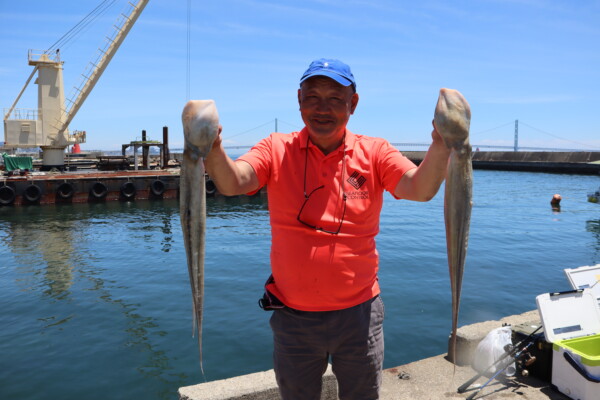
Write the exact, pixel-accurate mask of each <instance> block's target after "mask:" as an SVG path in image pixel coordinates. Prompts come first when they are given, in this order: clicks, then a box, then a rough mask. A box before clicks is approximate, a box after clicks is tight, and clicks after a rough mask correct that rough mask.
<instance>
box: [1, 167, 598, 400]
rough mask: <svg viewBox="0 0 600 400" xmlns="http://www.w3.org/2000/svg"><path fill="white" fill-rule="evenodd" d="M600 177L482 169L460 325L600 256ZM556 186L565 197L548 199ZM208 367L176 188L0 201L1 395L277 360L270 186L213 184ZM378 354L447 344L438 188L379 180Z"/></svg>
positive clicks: (101, 394) (161, 395)
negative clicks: (93, 198)
mask: <svg viewBox="0 0 600 400" xmlns="http://www.w3.org/2000/svg"><path fill="white" fill-rule="evenodd" d="M599 182H600V177H598V176H579V175H567V174H545V173H526V172H501V171H481V170H476V171H475V172H474V206H473V215H472V221H471V236H470V240H469V251H468V255H467V263H466V267H465V275H464V281H463V291H462V302H461V312H460V317H459V325H466V324H471V323H475V322H479V321H483V320H489V319H498V318H501V317H503V316H506V315H511V314H517V313H522V312H525V311H529V310H532V309H535V307H536V305H535V296H536V295H538V294H541V293H545V292H550V291H561V290H568V289H570V286H569V284H568V281H567V279H566V277H565V274H564V272H563V269H565V268H575V267H578V266H582V265H593V264H597V263H600V206H599V205H597V204H593V203H589V202H587V197H586V193H587V192H590V191H592V190H595V189H596V188H597V187H598V185H599ZM554 193H560V194H561V195H562V197H563V200H562V209H561V211H560V212H557V211H553V210H552V208H551V206H550V199H551V198H552V195H553V194H554ZM207 207H208V221H207V235H206V247H207V252H206V253H207V255H206V279H205V282H206V295H205V299H206V300H205V307H206V309H205V313H204V332H203V339H204V347H203V349H204V363H203V365H204V371H205V377H203V376H202V374H201V372H200V364H199V358H198V348H197V341H196V339H195V338H193V337H192V310H191V293H190V284H189V279H188V272H187V266H186V262H185V254H184V252H185V251H184V248H183V243H182V235H181V228H180V223H179V212H178V203H177V201H176V200H163V201H137V202H135V201H134V202H109V203H104V204H102V203H100V204H76V205H48V206H22V207H0V399H11V398H14V399H27V400H33V399H82V398H85V399H88V400H93V399H117V398H129V399H148V400H152V399H175V398H177V389H178V388H179V387H181V386H187V385H192V384H196V383H200V382H203V381H204V379H206V380H208V381H211V380H216V379H223V378H228V377H233V376H237V375H242V374H248V373H252V372H257V371H264V370H268V369H271V368H272V361H271V351H272V344H271V333H270V329H269V326H268V318H269V317H270V315H271V314H270V313H268V312H265V311H262V310H261V309H260V308H259V307H258V305H257V300H258V298H259V297H260V296H261V295H262V286H263V284H264V281H265V279H266V278H267V277H268V275H269V245H270V229H269V224H268V210H267V201H266V197H264V196H263V197H261V196H256V197H251V198H249V197H239V198H230V199H225V198H210V199H208V204H207ZM377 245H378V249H379V254H380V274H379V276H380V282H381V287H382V297H383V300H384V302H385V306H386V319H385V323H384V329H385V340H386V353H385V367H386V368H388V367H394V366H398V365H401V364H404V363H407V362H410V361H414V360H417V359H422V358H425V357H429V356H433V355H437V354H442V353H445V351H446V345H447V338H448V334H449V331H450V327H451V306H450V302H451V299H450V284H449V278H448V267H447V261H446V245H445V231H444V222H443V188H442V190H440V192H439V193H438V195H437V196H436V197H435V198H434V199H433V200H432V201H430V202H428V203H414V202H408V201H396V200H394V199H393V198H392V197H391V196H390V195H389V194H388V195H386V197H385V201H384V206H383V211H382V217H381V232H380V234H379V235H378V237H377Z"/></svg>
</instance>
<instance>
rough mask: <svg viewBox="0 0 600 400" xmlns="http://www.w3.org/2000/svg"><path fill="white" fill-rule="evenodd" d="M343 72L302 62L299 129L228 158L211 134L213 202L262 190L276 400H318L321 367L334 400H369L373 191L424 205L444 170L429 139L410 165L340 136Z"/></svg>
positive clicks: (376, 205) (349, 90) (436, 143)
mask: <svg viewBox="0 0 600 400" xmlns="http://www.w3.org/2000/svg"><path fill="white" fill-rule="evenodd" d="M358 99H359V96H358V93H356V82H355V79H354V76H353V75H352V72H351V71H350V67H349V66H347V65H346V64H344V63H342V62H341V61H338V60H328V59H319V60H315V61H314V62H312V63H311V64H310V66H309V68H308V70H307V71H306V72H305V73H304V75H303V76H302V78H301V80H300V88H299V89H298V104H299V105H300V113H301V115H302V120H303V121H304V124H305V127H304V128H303V129H302V130H301V131H300V132H293V133H291V134H281V133H273V134H271V135H270V136H269V137H268V138H266V139H263V140H262V141H261V142H259V143H258V144H257V145H256V146H255V147H253V148H252V149H251V150H250V151H249V152H248V153H247V154H245V155H243V156H242V157H240V158H239V159H237V160H236V161H233V160H231V159H230V158H229V157H228V156H227V155H226V153H225V151H224V149H223V146H222V143H221V139H220V137H219V138H217V140H216V141H215V143H214V145H213V148H212V150H211V152H210V154H209V155H208V157H207V158H206V169H207V172H208V174H209V175H210V176H211V177H212V179H213V180H214V181H215V183H216V185H217V187H218V189H219V191H220V192H221V193H223V194H225V195H236V194H242V193H252V192H255V191H257V190H259V189H260V188H261V187H262V186H264V185H267V187H268V197H269V214H270V222H271V233H272V244H271V269H272V279H269V282H268V285H267V287H266V289H267V293H268V294H269V297H268V298H270V299H278V300H279V301H280V302H281V303H283V304H284V305H285V307H283V308H278V309H276V310H275V311H274V313H273V315H272V317H271V328H272V330H273V337H274V367H275V373H276V377H277V383H278V385H279V390H280V393H281V395H282V398H283V399H286V400H287V399H319V398H320V392H321V378H322V375H323V373H324V372H325V370H326V368H327V363H328V360H329V359H331V364H332V369H333V372H334V374H335V375H336V378H337V381H338V387H339V397H340V399H344V400H346V399H360V400H366V399H377V398H378V392H379V386H380V384H381V370H382V365H383V325H382V324H383V311H384V310H383V303H382V301H381V298H380V297H379V292H380V290H379V284H378V278H377V270H378V254H377V250H376V248H375V235H376V234H377V233H378V231H379V214H380V211H381V207H382V203H383V190H388V191H389V192H390V193H392V194H393V195H394V196H395V197H396V198H398V199H408V200H415V201H428V200H430V199H431V198H433V196H435V194H436V193H437V191H438V189H439V187H440V184H441V183H442V181H443V180H444V177H445V174H446V165H447V160H448V156H449V151H448V149H447V148H446V146H445V145H444V143H443V140H442V138H441V137H440V135H439V134H438V133H437V132H436V131H435V129H434V131H433V133H432V137H433V143H432V145H431V147H430V148H429V151H428V152H427V155H426V157H425V159H424V160H423V161H422V163H421V164H420V165H419V167H416V166H415V165H414V164H413V163H412V162H411V161H410V160H408V159H407V158H405V157H404V156H402V155H401V153H400V152H399V151H398V150H396V149H395V148H394V147H392V146H391V145H390V144H389V143H388V142H387V141H385V140H383V139H380V138H373V137H367V136H363V135H356V134H353V133H352V132H350V131H348V130H347V129H346V125H347V123H348V120H349V119H350V116H351V115H352V114H353V113H354V111H355V109H356V106H357V105H358Z"/></svg>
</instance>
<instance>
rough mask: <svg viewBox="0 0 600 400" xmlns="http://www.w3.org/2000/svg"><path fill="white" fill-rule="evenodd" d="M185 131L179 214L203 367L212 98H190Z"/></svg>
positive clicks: (214, 121) (215, 120)
mask: <svg viewBox="0 0 600 400" xmlns="http://www.w3.org/2000/svg"><path fill="white" fill-rule="evenodd" d="M181 120H182V123H183V133H184V139H185V144H184V149H183V161H182V162H181V173H180V178H179V213H180V217H181V230H182V232H183V243H184V246H185V253H186V256H187V265H188V272H189V275H190V284H191V288H192V307H193V318H194V328H195V329H196V330H197V334H198V347H199V355H200V369H201V370H202V374H204V369H203V366H202V311H203V306H204V255H205V250H204V246H205V244H204V238H205V234H206V188H205V178H204V174H205V171H204V158H205V157H206V156H207V155H208V153H209V152H210V149H211V147H212V145H213V142H214V141H215V139H216V137H217V135H218V133H219V115H218V113H217V107H216V106H215V103H214V101H212V100H191V101H189V102H188V103H187V104H186V105H185V107H184V108H183V113H182V115H181Z"/></svg>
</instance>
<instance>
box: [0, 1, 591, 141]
mask: <svg viewBox="0 0 600 400" xmlns="http://www.w3.org/2000/svg"><path fill="white" fill-rule="evenodd" d="M100 3H101V1H100V0H80V1H47V0H30V1H8V0H0V48H2V52H1V53H0V54H1V55H0V57H1V62H0V105H1V107H2V108H8V107H10V105H11V104H12V102H13V101H14V100H15V98H16V96H17V94H18V93H19V91H20V90H21V87H22V86H23V84H24V83H25V81H26V79H27V77H28V76H29V74H30V73H31V69H32V67H30V66H29V65H28V64H27V51H28V49H42V50H43V49H47V48H49V47H50V46H51V45H53V44H54V42H55V41H57V40H58V39H59V38H60V37H61V36H62V35H63V34H65V33H66V32H67V31H68V30H69V29H71V28H72V27H73V26H74V25H75V24H77V23H78V22H79V21H80V20H81V19H82V18H83V17H84V16H85V15H87V14H88V13H89V12H90V11H91V10H92V9H94V8H95V7H96V6H97V5H98V4H100ZM124 7H125V2H124V1H122V0H117V2H116V3H115V4H114V5H113V6H112V7H111V8H110V9H109V10H108V11H107V13H106V14H104V15H103V16H102V17H100V18H98V20H97V21H95V23H94V24H93V25H92V26H91V27H89V29H86V31H85V32H84V33H83V34H81V35H79V36H78V38H77V40H74V41H71V42H69V43H68V44H67V45H66V46H65V47H63V48H61V58H62V60H63V61H64V81H65V95H66V96H68V95H69V94H70V92H71V89H72V87H73V86H75V85H77V84H78V83H79V81H80V79H81V78H80V75H81V73H83V71H84V69H85V67H86V65H87V63H88V62H89V61H91V60H92V59H93V58H95V57H96V52H97V48H98V47H101V46H102V45H103V38H104V36H105V35H107V34H109V33H110V27H111V25H112V24H113V23H114V21H115V20H116V18H117V15H118V13H119V12H121V11H122V10H123V9H124ZM187 7H188V4H187V1H184V0H178V1H177V0H169V1H167V0H150V2H149V3H148V5H147V7H146V9H145V10H144V12H143V13H142V15H141V17H140V19H139V20H138V22H137V23H136V25H135V26H134V27H133V29H132V31H131V32H130V34H129V36H128V37H127V38H126V40H125V42H124V43H123V45H122V46H121V48H120V49H119V51H118V52H117V54H116V55H115V57H114V59H113V60H112V62H111V63H110V65H109V66H108V68H107V69H106V71H105V72H104V74H103V76H102V77H101V78H100V81H99V83H98V84H97V85H96V87H95V88H94V90H93V91H92V93H91V94H90V96H89V98H88V99H87V101H86V102H85V103H84V104H83V106H82V108H81V109H80V111H79V112H78V114H77V116H76V117H75V118H74V120H73V121H72V123H71V125H70V129H71V130H74V129H77V130H85V131H87V143H86V144H84V145H82V148H83V149H84V150H86V149H87V150H92V149H102V150H111V149H120V146H121V144H123V143H128V142H130V141H131V140H135V139H137V138H139V137H140V136H141V130H142V129H146V130H147V131H148V137H149V139H156V140H161V139H162V127H163V126H168V127H169V131H170V139H169V141H170V145H171V148H176V147H181V144H182V138H183V135H182V129H181V120H180V115H181V110H182V108H183V105H184V104H185V101H186V98H187V97H186V96H187V88H188V86H187V84H186V82H187V80H186V67H187V61H186V60H187V58H188V53H187V41H186V39H187V35H188V30H187ZM191 8H192V13H191V15H190V18H191V30H190V37H191V52H190V60H191V61H190V66H191V76H190V86H189V91H190V93H191V98H194V99H208V98H210V99H214V100H215V101H216V104H217V107H218V110H219V114H220V119H221V123H222V125H223V127H224V131H223V137H224V139H225V140H226V144H229V145H251V144H253V143H255V142H257V141H258V140H260V139H261V138H262V137H264V136H267V135H268V134H269V133H270V132H271V131H273V130H274V129H275V122H274V120H275V118H277V119H278V128H279V131H282V132H288V131H293V130H298V129H300V128H301V127H302V121H301V119H300V116H299V112H298V104H297V98H296V90H297V88H298V80H299V78H300V76H301V74H302V73H303V72H304V70H305V69H306V68H307V67H308V64H309V63H310V62H311V61H312V60H313V59H315V58H320V57H328V58H338V59H341V60H343V61H345V62H346V63H348V64H349V65H350V66H351V68H352V71H353V73H354V75H355V77H356V80H357V85H358V93H359V95H360V101H359V104H358V108H357V110H356V113H355V115H354V116H353V117H352V118H351V120H350V124H349V129H350V130H352V131H353V132H355V133H362V134H366V135H371V136H380V137H384V138H386V139H388V140H389V141H391V142H402V143H404V142H410V143H429V142H430V139H431V136H430V133H431V119H432V117H433V110H434V107H435V103H436V101H437V96H438V91H439V89H440V88H441V87H449V88H454V89H458V90H460V91H461V92H462V93H463V94H464V95H465V97H466V98H467V100H468V101H469V103H470V104H471V109H472V121H471V143H472V144H473V145H474V146H476V145H505V146H512V145H513V141H514V121H515V120H516V119H518V120H519V122H520V123H519V145H520V146H532V147H551V148H576V149H587V150H592V149H596V150H598V149H600V118H599V116H600V111H598V108H599V106H598V101H597V99H598V93H599V92H600V23H599V22H598V21H600V1H597V0H596V1H593V0H556V1H550V0H480V1H441V0H439V1H438V0H421V1H399V0H372V1H367V0H303V1H295V0H289V1H283V0H282V1H275V0H270V1H259V0H219V1H197V0H194V1H192V5H191ZM36 96H37V94H36V90H35V86H34V85H30V87H29V89H28V91H27V92H26V94H25V95H24V97H23V98H22V100H21V101H20V102H19V105H18V106H19V107H21V108H35V107H36V106H37V100H36Z"/></svg>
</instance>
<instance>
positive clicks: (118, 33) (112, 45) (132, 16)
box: [58, 0, 149, 134]
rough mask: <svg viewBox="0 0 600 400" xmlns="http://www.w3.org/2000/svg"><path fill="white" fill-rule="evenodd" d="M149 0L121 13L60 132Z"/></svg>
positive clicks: (139, 2)
mask: <svg viewBox="0 0 600 400" xmlns="http://www.w3.org/2000/svg"><path fill="white" fill-rule="evenodd" d="M148 1H149V0H139V1H138V3H137V4H135V5H134V4H133V3H129V4H130V5H131V7H132V9H131V11H130V13H129V15H125V14H121V19H120V20H119V22H118V23H117V24H116V25H115V28H116V29H115V32H114V34H113V36H112V37H109V38H107V39H108V42H107V45H106V47H105V48H104V49H100V56H99V57H98V59H97V61H96V62H92V63H91V66H92V68H91V74H90V75H88V76H86V75H84V78H85V80H84V81H83V83H82V85H81V87H80V88H77V96H76V98H75V100H73V101H71V106H70V107H69V108H68V109H67V110H65V114H66V115H65V118H64V120H63V123H62V125H61V126H60V128H59V129H58V133H59V134H62V133H64V132H65V131H66V130H67V129H68V127H69V123H70V122H71V120H73V118H74V117H75V115H76V114H77V111H79V108H80V107H81V105H82V104H83V102H84V101H85V99H86V98H87V97H88V95H89V94H90V92H91V91H92V89H93V88H94V86H95V85H96V83H97V82H98V79H100V76H102V73H103V72H104V70H105V69H106V67H107V66H108V64H109V63H110V61H111V60H112V58H113V56H114V55H115V53H116V52H117V50H118V49H119V46H121V43H123V40H125V37H126V36H127V34H128V33H129V31H130V30H131V27H132V26H133V25H134V24H135V22H136V21H137V19H138V17H139V16H140V14H141V13H142V11H143V10H144V8H145V7H146V4H148Z"/></svg>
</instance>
